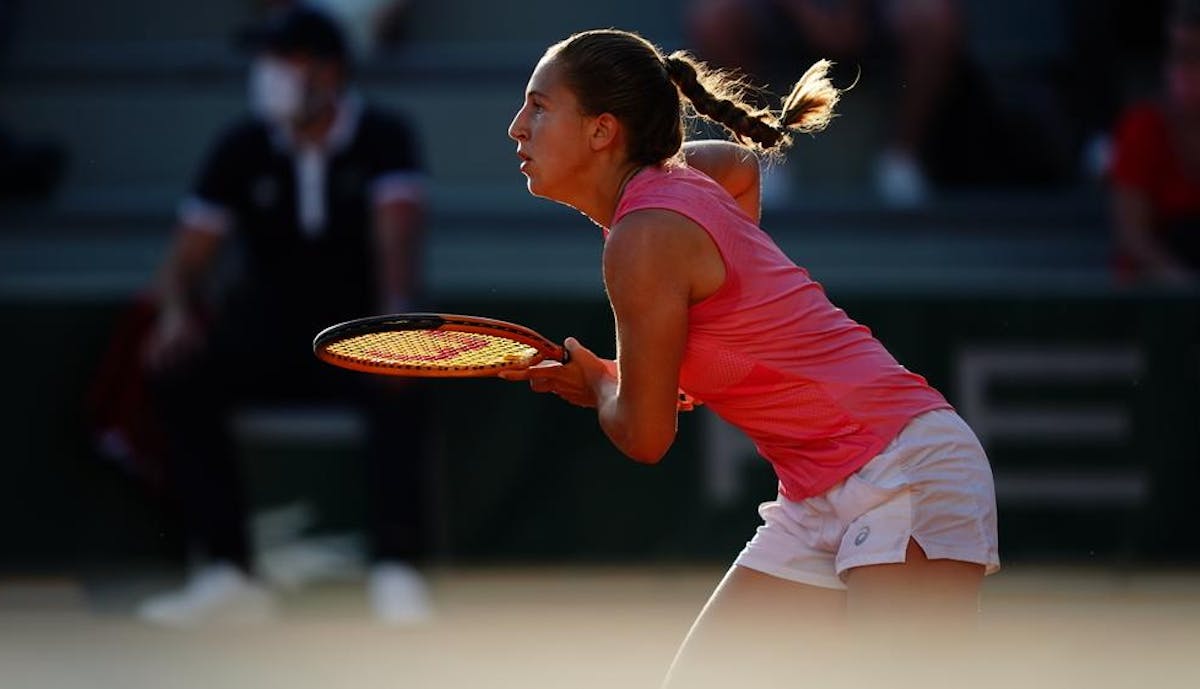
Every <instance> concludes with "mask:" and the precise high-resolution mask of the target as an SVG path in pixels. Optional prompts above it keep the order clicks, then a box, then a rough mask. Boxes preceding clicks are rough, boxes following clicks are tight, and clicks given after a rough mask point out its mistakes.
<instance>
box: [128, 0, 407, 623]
mask: <svg viewBox="0 0 1200 689" xmlns="http://www.w3.org/2000/svg"><path fill="white" fill-rule="evenodd" d="M245 39H246V40H247V41H249V45H250V47H252V48H253V50H254V52H255V61H254V64H253V69H252V73H251V80H250V81H251V83H250V86H251V88H250V92H251V96H252V106H253V107H252V110H253V113H252V116H249V117H244V118H241V119H239V120H238V121H236V122H233V123H231V125H230V126H228V127H227V128H226V129H225V130H224V132H223V133H222V135H221V136H219V137H218V138H217V139H216V140H215V141H214V142H213V144H212V146H211V147H210V150H209V152H208V155H207V156H206V159H205V162H204V163H203V165H201V167H200V173H199V175H198V177H197V180H196V182H195V184H194V186H193V188H192V193H191V195H190V197H189V198H188V199H187V200H186V201H185V202H184V203H183V204H182V206H181V208H180V217H179V224H178V226H177V229H176V232H175V239H174V244H173V246H172V248H171V250H170V253H169V255H168V257H167V260H166V261H165V263H164V265H163V267H162V270H161V272H160V277H159V282H158V285H157V294H156V303H155V306H156V310H157V316H156V319H155V321H154V324H153V325H152V327H151V332H150V334H149V336H148V342H147V345H146V351H145V365H146V367H147V369H148V371H149V375H150V376H152V378H153V391H154V393H155V394H154V397H155V402H156V405H157V408H156V411H157V412H158V415H159V418H160V420H161V423H162V427H163V430H164V435H165V446H166V450H165V456H166V460H167V462H166V463H167V479H168V482H169V484H170V486H171V488H173V489H174V492H175V496H174V497H175V499H176V501H177V502H178V505H179V508H180V512H181V513H182V517H183V519H182V521H183V525H184V529H185V531H186V534H185V535H186V537H187V540H188V541H189V544H190V545H191V547H192V548H193V549H194V551H195V555H196V558H197V559H196V561H195V563H194V564H195V565H196V567H195V568H194V570H193V573H192V576H191V577H190V579H189V581H188V583H187V584H186V585H185V586H184V587H183V588H182V589H180V590H178V591H173V592H169V593H165V594H162V595H159V596H155V597H153V598H151V599H149V600H147V601H145V602H144V603H143V604H142V605H141V607H140V608H139V610H138V614H139V616H140V617H141V618H142V619H144V620H147V621H150V622H155V623H160V624H166V625H173V626H190V625H196V624H204V623H208V622H217V621H236V622H249V621H256V620H261V619H265V618H267V617H269V616H270V613H271V611H272V609H273V597H272V595H271V591H269V590H268V589H267V587H265V586H263V585H262V584H261V583H260V582H259V579H258V577H257V576H256V572H255V566H254V565H255V562H254V561H253V560H254V553H253V552H252V548H251V547H250V543H249V538H248V524H247V512H248V507H247V504H246V502H247V501H246V498H245V495H244V492H245V491H244V487H243V486H242V484H241V472H240V470H239V466H238V458H237V456H236V455H237V452H236V447H235V443H234V439H233V438H232V436H231V428H230V426H231V418H232V415H233V413H234V412H235V411H236V410H237V408H238V407H240V406H242V405H244V404H245V403H247V402H249V403H258V402H261V401H265V402H268V403H279V402H283V403H286V404H288V405H312V404H314V403H315V404H328V403H330V402H334V403H336V404H339V405H343V406H345V405H351V406H354V407H356V408H357V409H359V410H360V411H361V413H362V416H363V417H364V419H365V422H366V423H365V426H366V434H365V435H366V436H367V437H366V440H367V442H366V445H367V448H366V452H365V457H364V460H365V468H366V471H365V474H366V477H365V478H366V484H367V497H368V501H369V508H370V509H369V513H370V517H369V519H370V529H369V530H370V535H371V537H372V538H371V540H372V552H371V555H372V559H373V567H372V569H371V573H370V577H369V593H370V599H371V603H372V605H373V608H374V611H375V612H376V614H377V615H378V617H379V619H381V620H383V621H385V622H389V623H393V622H394V623H409V622H419V621H421V620H423V619H424V618H426V617H427V616H428V615H429V613H430V601H429V600H428V593H427V591H426V587H425V584H424V581H423V579H422V577H421V576H420V574H419V573H418V572H417V571H416V570H415V569H414V567H413V565H414V564H415V563H418V562H419V561H420V560H421V559H422V558H423V556H425V555H426V554H427V551H426V548H427V543H428V541H427V538H428V529H427V528H426V524H425V522H426V515H427V513H428V510H427V505H426V502H425V498H426V495H427V491H426V486H427V484H428V479H427V477H428V469H429V467H428V464H427V458H426V457H425V456H424V455H425V453H424V452H423V451H422V450H423V443H422V442H420V440H419V439H421V438H423V437H424V435H425V433H426V432H427V430H426V428H427V423H426V421H427V416H426V413H427V409H428V400H427V399H426V398H425V397H424V395H423V394H422V392H421V390H422V388H421V387H419V386H417V385H415V384H409V383H408V382H407V381H399V380H381V379H380V378H374V377H370V376H363V375H359V374H354V373H351V372H347V371H342V370H338V369H334V368H333V367H331V366H327V365H325V364H322V363H321V362H319V361H317V359H316V358H315V357H314V356H313V355H312V345H311V343H312V338H313V336H314V335H315V334H316V333H317V332H318V331H319V330H320V329H321V328H323V327H325V326H328V325H330V324H332V323H336V322H339V321H344V320H349V319H351V318H356V317H359V316H365V315H370V314H372V313H386V312H399V311H410V310H413V309H414V307H418V306H419V305H420V304H421V301H420V300H421V296H422V283H421V280H420V276H419V273H420V263H421V245H422V235H423V229H422V226H423V220H422V218H423V203H424V201H423V198H424V191H423V190H424V173H423V171H422V166H421V163H420V160H419V154H418V153H419V152H418V150H417V142H416V140H415V138H414V136H413V133H412V130H411V128H410V126H409V125H408V123H407V121H406V120H405V119H403V118H401V117H400V116H399V115H396V114H394V113H391V112H388V111H384V110H381V109H379V108H377V107H375V106H374V105H372V104H370V103H368V102H366V101H365V99H363V98H362V97H361V96H360V95H359V94H357V93H356V92H355V91H354V89H353V88H352V86H351V84H350V82H349V73H350V65H349V64H348V62H349V56H348V49H347V46H346V41H345V38H344V36H343V34H342V33H341V30H340V28H339V27H338V25H337V24H336V23H335V22H334V21H333V20H332V19H331V18H330V17H329V16H328V15H326V14H325V13H323V12H320V11H318V10H315V9H312V8H310V7H307V6H302V5H301V6H297V7H295V8H291V9H288V10H285V11H282V12H280V13H275V14H272V15H271V16H270V18H269V19H268V20H267V21H266V22H265V23H264V24H263V25H262V26H261V27H259V28H257V29H256V30H254V31H251V32H249V33H248V34H247V35H246V36H245ZM230 242H235V243H236V244H237V245H238V246H239V247H240V248H241V250H242V252H241V254H242V259H243V260H242V264H243V265H242V268H241V270H240V271H239V274H238V278H237V280H236V281H235V282H234V284H233V285H232V287H231V288H230V289H228V290H227V291H226V293H225V295H224V298H223V299H221V300H220V302H219V304H217V305H216V308H213V309H211V311H212V313H213V315H212V317H211V318H208V319H200V318H197V317H196V313H197V312H198V311H206V310H209V309H198V308H197V305H198V304H206V302H207V301H208V300H206V299H204V297H205V290H204V287H205V282H206V280H207V278H209V277H210V276H211V275H212V274H213V273H214V271H215V270H216V269H217V268H218V267H219V264H220V262H219V258H220V254H221V250H222V248H223V247H224V246H225V245H227V244H228V243H230Z"/></svg>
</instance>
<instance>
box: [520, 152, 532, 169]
mask: <svg viewBox="0 0 1200 689" xmlns="http://www.w3.org/2000/svg"><path fill="white" fill-rule="evenodd" d="M517 158H519V159H520V160H521V172H524V171H525V168H526V167H527V166H528V165H529V162H530V161H531V160H533V159H532V158H530V157H529V156H527V155H525V154H524V153H522V152H521V151H517Z"/></svg>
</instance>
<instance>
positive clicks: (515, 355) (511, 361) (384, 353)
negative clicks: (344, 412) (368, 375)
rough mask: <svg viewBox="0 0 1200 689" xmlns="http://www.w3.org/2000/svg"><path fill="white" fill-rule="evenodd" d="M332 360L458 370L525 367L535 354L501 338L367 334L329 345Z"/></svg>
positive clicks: (438, 332) (464, 334)
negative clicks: (335, 358)
mask: <svg viewBox="0 0 1200 689" xmlns="http://www.w3.org/2000/svg"><path fill="white" fill-rule="evenodd" d="M326 351H327V352H328V353H329V354H331V355H332V356H334V357H337V358H340V359H345V360H349V361H354V362H357V363H360V364H369V365H373V366H380V367H384V368H397V369H427V370H451V369H453V370H462V369H483V368H494V367H497V366H523V365H527V364H528V363H529V362H530V361H532V360H533V359H534V358H535V357H536V356H537V355H538V351H537V350H536V349H535V348H533V347H531V346H529V345H526V344H522V343H520V342H515V341H513V340H510V339H508V338H505V337H498V336H495V335H487V334H484V333H467V332H458V331H452V330H408V331H392V332H381V333H369V334H365V335H358V336H355V337H350V338H347V339H345V340H340V341H337V342H334V343H331V344H329V345H328V346H327V347H326Z"/></svg>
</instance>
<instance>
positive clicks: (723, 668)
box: [664, 565, 846, 689]
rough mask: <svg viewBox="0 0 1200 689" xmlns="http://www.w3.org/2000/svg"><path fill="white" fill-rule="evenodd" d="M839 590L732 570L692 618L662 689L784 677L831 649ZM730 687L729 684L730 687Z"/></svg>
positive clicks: (841, 609) (839, 620) (839, 618)
mask: <svg viewBox="0 0 1200 689" xmlns="http://www.w3.org/2000/svg"><path fill="white" fill-rule="evenodd" d="M845 601H846V597H845V591H841V590H837V589H828V588H821V587H818V586H811V585H809V584H800V583H796V582H793V581H788V580H786V579H780V578H779V577H775V576H771V575H769V574H764V573H762V572H758V571H756V570H753V569H749V568H747V567H742V566H738V565H734V566H733V567H731V568H730V570H729V571H728V572H727V573H726V575H725V577H724V578H723V579H722V580H721V583H720V584H719V585H718V586H717V589H716V590H715V591H714V592H713V594H712V596H711V597H710V598H709V600H708V603H707V604H706V605H705V606H704V609H703V610H702V611H701V612H700V615H699V617H697V618H696V621H695V623H694V624H693V625H692V628H691V630H690V631H689V632H688V634H687V637H686V638H685V639H684V642H683V645H682V646H681V648H680V649H679V653H678V655H677V656H676V658H675V662H674V663H673V664H672V666H671V670H670V673H669V676H668V680H667V682H666V684H665V685H664V686H665V687H669V688H670V689H676V688H682V687H707V686H725V687H728V686H735V685H736V684H737V683H742V684H744V683H753V682H756V681H768V680H771V679H772V678H779V677H784V676H787V674H788V673H790V672H793V671H794V670H795V668H796V667H799V666H800V665H798V663H799V664H802V663H803V658H804V657H805V655H806V654H812V656H813V659H816V658H817V657H818V656H820V655H821V651H820V650H819V649H820V648H822V647H823V645H824V644H834V643H837V642H838V640H840V638H841V632H842V625H843V622H844V619H845ZM730 682H734V683H735V684H730Z"/></svg>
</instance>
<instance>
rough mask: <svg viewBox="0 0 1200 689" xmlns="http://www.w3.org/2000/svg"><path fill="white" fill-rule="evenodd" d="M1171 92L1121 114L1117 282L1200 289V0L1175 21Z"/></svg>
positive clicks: (1114, 179)
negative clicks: (1198, 286)
mask: <svg viewBox="0 0 1200 689" xmlns="http://www.w3.org/2000/svg"><path fill="white" fill-rule="evenodd" d="M1163 68H1164V82H1165V84H1166V88H1165V93H1164V94H1163V95H1162V96H1161V97H1159V98H1157V99H1153V100H1145V101H1141V102H1137V103H1135V104H1133V105H1131V106H1129V107H1128V108H1127V109H1126V110H1125V111H1124V113H1123V114H1122V115H1121V117H1120V119H1119V121H1118V123H1117V126H1116V133H1115V135H1114V139H1113V161H1112V167H1111V170H1110V177H1111V189H1112V216H1113V217H1112V219H1113V228H1114V234H1115V242H1116V250H1117V257H1116V261H1117V275H1118V278H1119V279H1121V280H1122V281H1140V282H1147V283H1157V284H1166V285H1179V286H1184V285H1191V286H1194V285H1197V284H1200V0H1177V1H1176V2H1174V3H1173V5H1172V7H1171V9H1170V12H1169V15H1168V18H1167V55H1166V59H1165V63H1164V65H1163Z"/></svg>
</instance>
